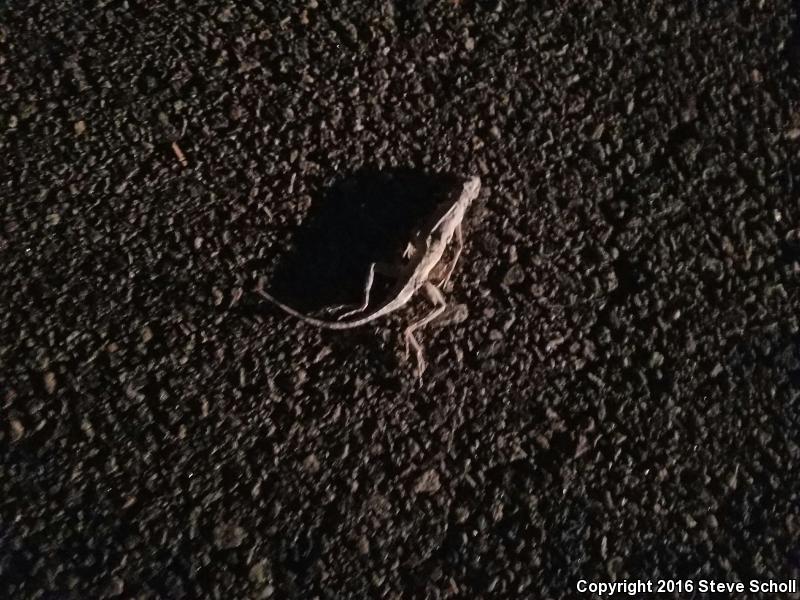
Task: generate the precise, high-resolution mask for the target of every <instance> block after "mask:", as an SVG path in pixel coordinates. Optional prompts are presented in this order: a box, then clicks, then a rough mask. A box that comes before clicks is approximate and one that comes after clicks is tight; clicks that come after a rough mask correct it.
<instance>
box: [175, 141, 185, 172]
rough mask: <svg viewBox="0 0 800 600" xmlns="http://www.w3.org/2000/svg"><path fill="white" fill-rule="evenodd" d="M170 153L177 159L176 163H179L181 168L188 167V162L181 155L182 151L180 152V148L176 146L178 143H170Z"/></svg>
mask: <svg viewBox="0 0 800 600" xmlns="http://www.w3.org/2000/svg"><path fill="white" fill-rule="evenodd" d="M172 151H173V152H174V153H175V156H176V157H177V158H178V162H179V163H181V166H182V167H188V166H189V161H188V160H186V157H185V156H184V155H183V151H182V150H181V148H180V146H178V142H172Z"/></svg>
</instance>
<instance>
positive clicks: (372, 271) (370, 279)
mask: <svg viewBox="0 0 800 600" xmlns="http://www.w3.org/2000/svg"><path fill="white" fill-rule="evenodd" d="M375 264H376V263H372V264H370V266H369V273H367V280H366V282H364V301H363V302H362V303H361V304H360V305H359V306H357V307H356V308H354V309H352V310H348V311H347V312H344V313H342V314H340V315H339V316H338V317H336V318H337V319H339V320H340V321H341V320H342V319H345V318H347V317H351V316H353V315H355V314H358V313H360V312H364V311H365V310H367V308H369V293H370V292H371V291H372V284H373V283H375ZM345 306H346V305H345ZM350 306H352V305H350ZM341 308H344V306H343V307H341Z"/></svg>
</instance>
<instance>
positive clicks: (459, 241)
mask: <svg viewBox="0 0 800 600" xmlns="http://www.w3.org/2000/svg"><path fill="white" fill-rule="evenodd" d="M455 239H456V255H455V256H454V257H453V260H452V262H451V263H450V264H449V265H448V267H447V271H446V272H445V274H444V277H442V280H441V281H440V282H439V286H440V287H445V286H446V285H447V284H448V283H449V282H450V277H452V276H453V271H455V269H456V263H457V262H458V259H459V258H461V252H462V251H463V250H464V232H463V230H462V229H461V224H460V223H459V224H458V227H456V231H455Z"/></svg>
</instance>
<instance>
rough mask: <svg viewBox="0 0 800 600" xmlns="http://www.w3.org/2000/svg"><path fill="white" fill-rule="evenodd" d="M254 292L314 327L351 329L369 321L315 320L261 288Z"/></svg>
mask: <svg viewBox="0 0 800 600" xmlns="http://www.w3.org/2000/svg"><path fill="white" fill-rule="evenodd" d="M255 292H256V293H257V294H258V295H259V296H261V297H262V298H264V299H265V300H268V301H269V302H271V303H272V304H274V305H275V306H277V307H278V308H280V309H281V310H283V311H284V312H286V313H288V314H290V315H292V316H293V317H296V318H298V319H300V320H301V321H304V322H305V323H309V324H310V325H314V326H316V327H322V328H323V329H351V328H352V327H358V326H359V325H363V324H365V323H367V322H369V321H371V319H355V320H353V321H325V320H323V319H317V318H315V317H311V316H309V315H306V314H303V313H301V312H300V311H299V310H296V309H294V308H292V307H291V306H289V305H288V304H284V303H283V302H281V301H280V300H278V299H277V298H275V297H274V296H272V295H271V294H269V293H267V292H265V291H264V290H263V289H261V288H256V290H255Z"/></svg>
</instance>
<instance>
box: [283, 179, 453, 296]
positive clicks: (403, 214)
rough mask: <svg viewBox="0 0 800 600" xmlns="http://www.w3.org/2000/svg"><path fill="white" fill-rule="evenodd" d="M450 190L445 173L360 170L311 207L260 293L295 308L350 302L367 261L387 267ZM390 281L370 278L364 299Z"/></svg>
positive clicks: (357, 291)
mask: <svg viewBox="0 0 800 600" xmlns="http://www.w3.org/2000/svg"><path fill="white" fill-rule="evenodd" d="M457 185H458V179H457V178H456V177H454V176H450V175H439V174H425V173H421V172H419V171H413V170H409V169H392V170H383V171H378V170H362V171H358V172H356V173H354V174H352V175H350V176H347V177H345V178H343V179H341V180H340V181H338V182H337V183H336V184H334V185H333V187H332V188H331V189H330V191H329V192H328V193H327V194H325V195H324V196H323V197H321V198H320V199H319V200H317V201H316V202H314V204H313V205H312V207H311V210H310V212H309V215H308V217H307V218H306V220H305V221H304V223H303V225H302V227H301V228H300V230H299V231H298V232H297V233H296V234H295V236H294V238H293V240H292V250H291V251H290V252H289V253H288V254H287V256H286V257H285V258H283V259H282V260H281V262H280V263H279V265H278V268H277V270H276V272H275V276H274V278H273V279H272V281H270V282H268V283H267V287H268V289H270V290H272V291H273V293H274V294H275V295H276V296H277V297H278V298H280V299H281V300H283V301H286V302H288V303H289V304H291V305H292V306H295V307H297V308H298V309H300V310H303V311H311V312H313V311H316V310H319V309H321V308H324V307H325V306H330V305H332V304H344V303H357V302H359V301H360V299H361V298H362V296H363V288H364V282H365V279H366V276H367V273H368V271H369V266H370V264H371V263H373V262H383V263H393V262H395V261H396V259H397V257H399V256H400V255H402V252H403V250H404V249H405V247H406V245H407V243H408V241H409V240H410V239H411V238H412V235H413V232H414V229H415V227H416V226H417V225H418V224H419V223H420V222H422V221H423V220H424V219H425V217H427V216H428V215H429V214H430V213H431V211H432V210H433V208H434V207H435V205H436V204H437V203H438V202H440V201H442V200H443V199H444V198H446V196H447V194H448V193H451V192H452V191H453V190H454V189H455V188H456V187H457ZM390 284H391V281H388V280H385V279H383V278H381V277H379V276H377V275H376V278H375V285H374V287H373V295H372V298H371V299H372V301H374V302H379V301H380V300H381V299H382V297H385V295H386V290H387V287H389V286H390Z"/></svg>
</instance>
